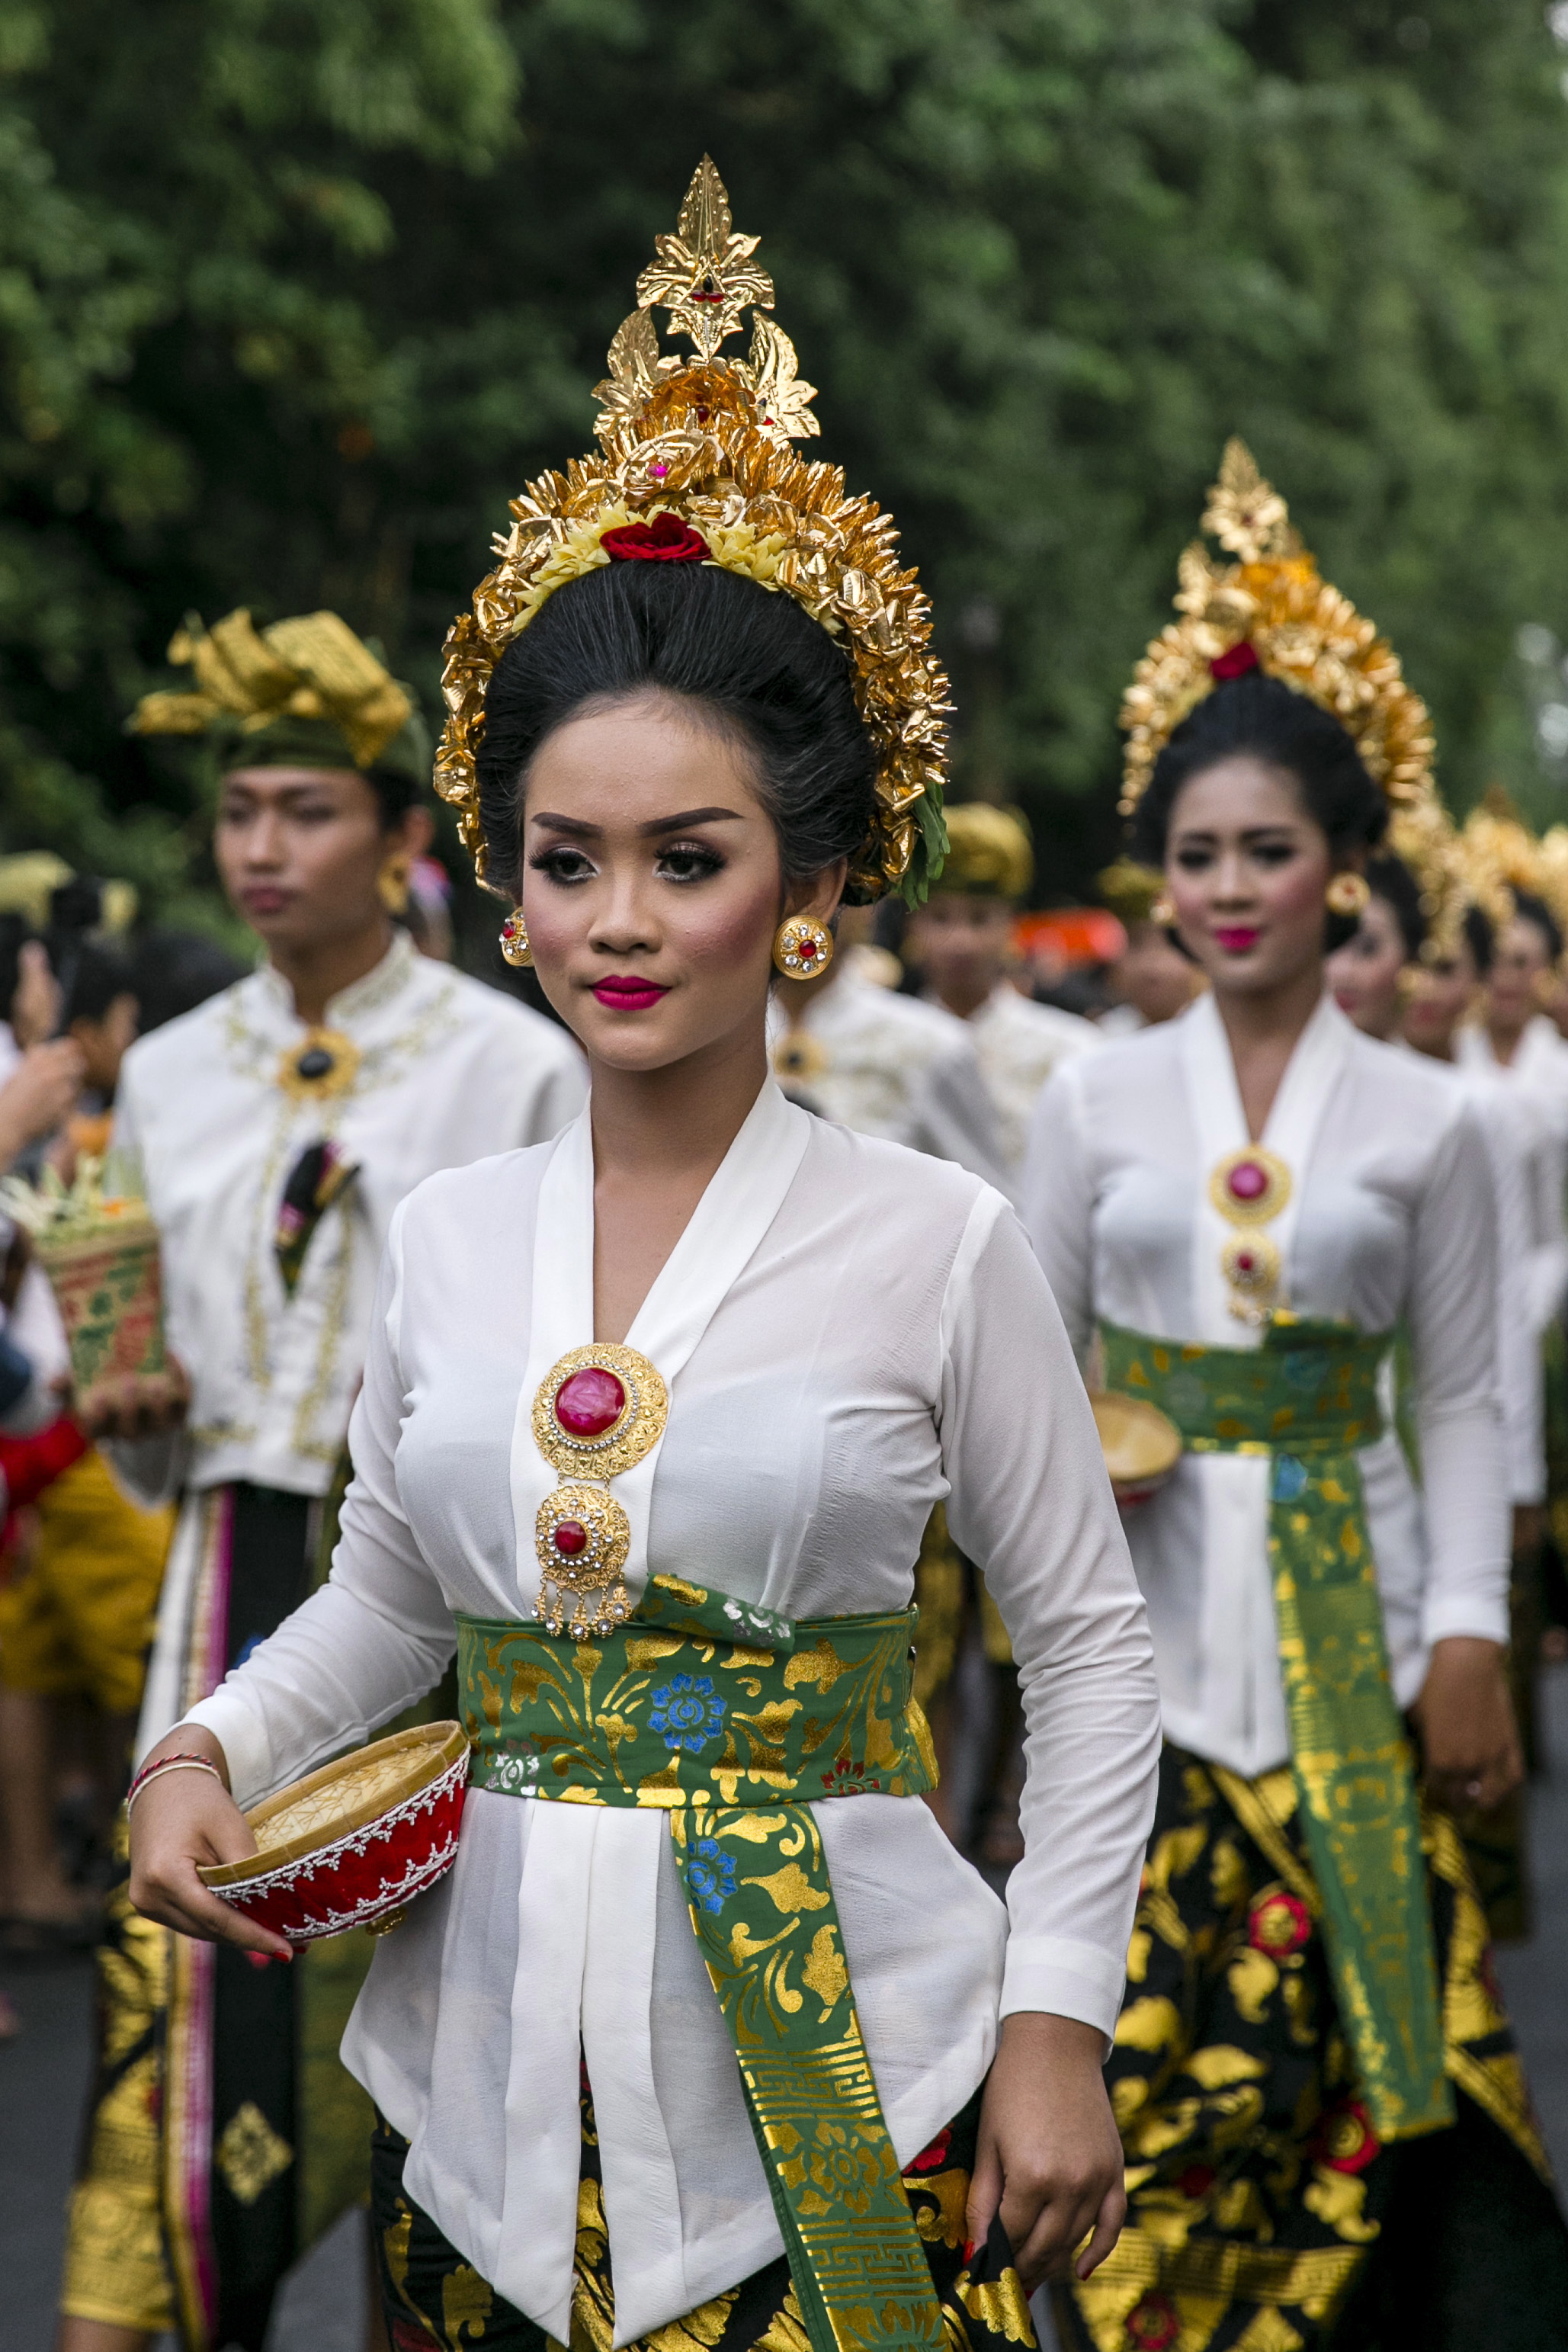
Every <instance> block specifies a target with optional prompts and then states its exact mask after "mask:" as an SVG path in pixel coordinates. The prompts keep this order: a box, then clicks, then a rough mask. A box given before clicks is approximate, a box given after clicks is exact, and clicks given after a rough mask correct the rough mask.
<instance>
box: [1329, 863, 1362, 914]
mask: <svg viewBox="0 0 1568 2352" xmlns="http://www.w3.org/2000/svg"><path fill="white" fill-rule="evenodd" d="M1371 896H1372V892H1371V889H1370V888H1369V887H1368V885H1367V879H1366V877H1365V875H1364V874H1355V873H1351V872H1348V871H1347V872H1345V873H1343V874H1335V875H1332V876H1331V877H1330V879H1329V886H1328V888H1327V889H1326V890H1325V891H1324V892H1323V904H1324V906H1325V907H1326V908H1328V910H1329V913H1330V914H1331V915H1344V916H1346V917H1349V916H1352V915H1361V914H1364V913H1365V911H1366V902H1367V900H1368V899H1369V898H1371Z"/></svg>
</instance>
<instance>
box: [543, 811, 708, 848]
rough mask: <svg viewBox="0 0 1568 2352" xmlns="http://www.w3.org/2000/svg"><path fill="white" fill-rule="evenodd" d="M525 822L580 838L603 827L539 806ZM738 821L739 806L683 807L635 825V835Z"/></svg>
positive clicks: (650, 836)
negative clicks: (646, 822) (544, 825)
mask: <svg viewBox="0 0 1568 2352" xmlns="http://www.w3.org/2000/svg"><path fill="white" fill-rule="evenodd" d="M528 823H529V824H548V825H549V826H551V827H553V829H554V830H555V831H556V832H557V833H570V835H573V836H574V838H575V839H577V840H579V841H597V840H598V839H599V837H600V835H601V834H602V833H603V831H604V828H603V826H602V825H601V824H588V823H586V822H585V820H584V819H583V818H581V817H576V816H558V815H557V814H556V813H555V812H554V810H553V809H538V810H537V811H536V810H532V809H530V810H529V812H528ZM740 823H741V811H740V810H739V809H727V808H700V809H682V810H680V811H679V812H678V813H677V814H675V815H674V816H656V817H654V818H653V820H652V822H651V823H650V824H640V825H639V826H638V827H637V835H638V838H639V839H640V840H642V841H650V840H652V839H653V838H654V836H655V835H659V834H661V833H679V832H680V831H681V830H682V829H683V827H685V826H686V825H691V824H740Z"/></svg>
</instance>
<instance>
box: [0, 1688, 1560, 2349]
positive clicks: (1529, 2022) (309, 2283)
mask: <svg viewBox="0 0 1568 2352" xmlns="http://www.w3.org/2000/svg"><path fill="white" fill-rule="evenodd" d="M1545 1698H1546V1704H1545V1707H1544V1715H1545V1721H1546V1734H1547V1752H1548V1756H1549V1758H1550V1759H1551V1762H1552V1771H1551V1773H1550V1776H1549V1778H1548V1779H1547V1780H1545V1781H1544V1782H1542V1785H1541V1786H1540V1787H1539V1788H1538V1789H1537V1790H1536V1792H1535V1803H1534V1811H1533V1815H1532V1832H1531V1846H1532V1852H1533V1857H1534V1870H1535V1885H1536V1896H1537V1926H1536V1933H1535V1936H1534V1937H1533V1938H1532V1940H1531V1942H1530V1943H1528V1944H1522V1945H1519V1946H1516V1947H1515V1948H1513V1949H1511V1950H1510V1951H1506V1952H1501V1953H1500V1954H1499V1955H1498V1966H1499V1973H1500V1976H1501V1978H1502V1980H1503V1985H1504V1989H1505V1990H1506V1992H1507V1995H1508V2000H1509V2005H1510V2007H1511V2010H1512V2012H1513V2017H1514V2021H1515V2023H1516V2025H1517V2027H1518V2029H1519V2034H1520V2039H1521V2042H1522V2044H1523V2048H1524V2054H1525V2060H1526V2063H1527V2064H1528V2065H1529V2068H1530V2074H1531V2084H1532V2087H1533V2090H1534V2093H1535V2099H1536V2104H1537V2105H1538V2107H1539V2108H1540V2111H1541V2116H1542V2122H1543V2123H1544V2125H1545V2127H1546V2136H1547V2138H1548V2140H1549V2142H1550V2143H1551V2147H1552V2155H1553V2158H1554V2159H1555V2162H1556V2165H1557V2170H1558V2175H1559V2178H1560V2179H1564V2180H1568V2000H1564V1998H1563V1986H1564V1981H1565V1961H1568V1666H1561V1667H1558V1668H1556V1669H1554V1671H1553V1672H1552V1675H1551V1676H1550V1677H1549V1678H1548V1683H1547V1688H1546V1694H1545ZM0 1984H4V1986H5V1990H7V1991H9V1992H10V1993H11V1994H12V1995H13V1996H14V1997H15V1998H16V2000H17V2001H18V2002H19V2004H20V2006H21V2009H22V2011H23V2018H24V2028H25V2030H24V2032H23V2033H22V2035H21V2037H20V2038H19V2039H18V2040H17V2041H16V2042H12V2043H10V2044H9V2045H7V2046H5V2047H4V2048H0V2216H4V2220H3V2221H0V2252H3V2254H4V2263H3V2266H0V2278H3V2280H4V2287H3V2289H0V2293H3V2294H4V2318H3V2320H0V2342H3V2343H4V2346H5V2352H48V2347H49V2344H50V2339H51V2336H52V2332H53V2321H52V2312H53V2308H54V2296H55V2287H56V2282H57V2277H58V2270H59V2248H60V2228H61V2216H62V2212H63V2209H64V2203H65V2196H66V2190H67V2188H68V2183H69V2179H70V2174H71V2167H72V2158H73V2154H74V2150H75V2144H76V2134H77V2129H78V2119H79V2116H80V2114H81V2102H82V2097H83V2094H84V2090H85V2087H86V2081H87V2070H88V2031H89V2010H90V2003H91V1997H92V1990H91V1972H90V1970H89V1969H88V1968H87V1967H86V1966H85V1965H84V1966H80V1967H71V1968H67V1969H53V1970H48V1971H44V1972H34V1971H28V1972H26V1974H24V1973H22V1972H20V1971H16V1972H13V1973H11V1974H8V1975H0ZM362 2228H363V2224H362V2221H361V2218H360V2217H359V2216H358V2215H357V2214H350V2215H348V2216H347V2217H346V2218H345V2220H344V2221H343V2223H342V2224H341V2225H340V2228H339V2230H338V2231H335V2232H334V2233H333V2235H332V2236H331V2237H329V2238H328V2239H326V2240H324V2241H323V2242H322V2243H321V2244H320V2245H319V2247H318V2248H317V2249H316V2251H315V2252H314V2253H313V2254H312V2255H311V2256H310V2258H309V2259H308V2262H306V2263H302V2264H301V2265H300V2267H299V2270H298V2272H297V2273H296V2274H295V2276H294V2278H293V2280H292V2281H291V2282H290V2284H289V2287H288V2290H287V2294H286V2295H285V2297H284V2299H283V2301H282V2303H281V2304H280V2305H279V2306H278V2310H277V2316H276V2318H275V2320H274V2323H273V2329H272V2335H271V2338H270V2341H269V2343H268V2347H267V2352H357V2347H359V2345H360V2343H361V2340H362V2336H361V2329H362V2325H363V2321H362V2312H363V2303H362V2297H363V2292H364V2290H363V2284H362V2274H361V2262H362V2237H361V2231H362Z"/></svg>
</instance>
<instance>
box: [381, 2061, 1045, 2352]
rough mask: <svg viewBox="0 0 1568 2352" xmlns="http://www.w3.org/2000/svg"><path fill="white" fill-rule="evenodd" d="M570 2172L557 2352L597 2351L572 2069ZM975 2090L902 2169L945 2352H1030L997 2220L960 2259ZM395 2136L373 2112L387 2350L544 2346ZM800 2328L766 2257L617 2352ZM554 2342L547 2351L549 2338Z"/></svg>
mask: <svg viewBox="0 0 1568 2352" xmlns="http://www.w3.org/2000/svg"><path fill="white" fill-rule="evenodd" d="M581 2106H582V2168H581V2172H580V2176H579V2181H578V2192H577V2259H576V2265H575V2273H574V2277H573V2282H572V2299H571V2343H570V2352H610V2347H611V2345H612V2342H613V2341H614V2335H615V2291H614V2285H613V2282H612V2276H611V2256H610V2240H609V2235H608V2232H607V2231H606V2227H605V2220H604V2202H603V2196H602V2192H601V2185H600V2184H601V2171H600V2162H599V2135H598V2131H597V2129H596V2128H595V2126H594V2120H593V2100H592V2094H591V2091H590V2088H589V2083H588V2075H587V2071H586V2069H585V2070H584V2072H583V2076H582V2095H581ZM979 2123H980V2094H979V2092H978V2091H977V2092H976V2093H975V2095H974V2097H973V2098H972V2099H971V2100H970V2101H969V2103H968V2105H967V2106H966V2107H965V2108H964V2109H963V2111H962V2113H961V2114H960V2115H958V2116H956V2117H955V2118H954V2120H953V2122H952V2123H951V2124H949V2125H948V2126H947V2127H946V2130H944V2131H940V2132H938V2133H937V2135H936V2138H935V2139H934V2140H933V2141H932V2143H931V2145H930V2147H926V2148H923V2149H922V2150H921V2152H920V2154H919V2155H918V2156H917V2157H915V2158H914V2160H913V2161H912V2162H911V2163H910V2164H908V2165H907V2166H905V2168H904V2176H903V2178H904V2192H905V2194H906V2195H907V2197H908V2199H909V2204H910V2210H911V2211H912V2212H913V2214H914V2216H915V2228H916V2230H917V2231H919V2233H920V2240H921V2243H922V2245H923V2247H924V2248H925V2259H926V2261H927V2263H929V2264H930V2267H931V2279H932V2284H933V2285H934V2286H935V2288H936V2300H937V2303H938V2305H940V2308H941V2313H942V2321H943V2328H944V2333H945V2336H946V2344H947V2347H948V2352H1002V2347H1003V2346H1004V2345H1009V2344H1013V2345H1022V2346H1024V2347H1026V2352H1033V2347H1034V2341H1035V2337H1034V2329H1033V2326H1031V2324H1030V2315H1029V2302H1028V2298H1027V2297H1026V2296H1025V2294H1024V2291H1023V2287H1022V2285H1021V2284H1020V2282H1019V2274H1018V2273H1017V2271H1016V2270H1015V2269H1014V2268H1013V2258H1012V2250H1011V2248H1010V2247H1009V2244H1008V2239H1007V2232H1006V2231H1005V2230H1004V2229H1003V2228H1002V2225H1001V2221H1000V2220H999V2219H998V2220H997V2221H993V2222H992V2224H991V2231H990V2235H989V2237H988V2240H987V2242H986V2244H985V2245H984V2246H982V2247H979V2248H977V2250H976V2252H975V2253H974V2254H973V2255H972V2256H971V2257H970V2258H969V2259H968V2260H967V2261H966V2259H965V2245H964V2208H965V2205H966V2203H967V2200H968V2195H969V2176H970V2174H971V2172H972V2171H973V2169H974V2164H975V2144H976V2138H977V2134H978V2130H979ZM407 2154H408V2142H407V2140H405V2139H404V2138H403V2137H402V2133H401V2132H397V2131H394V2130H393V2129H392V2126H390V2125H389V2124H387V2123H384V2122H381V2123H379V2124H378V2127H377V2131H376V2136H375V2139H374V2141H373V2143H372V2145H371V2228H372V2230H373V2231H374V2236H375V2245H376V2255H377V2260H378V2262H379V2263H380V2265H381V2276H382V2295H383V2298H384V2300H385V2305H386V2315H387V2332H388V2334H389V2336H391V2338H392V2347H393V2352H466V2347H470V2346H473V2345H481V2344H482V2345H483V2347H484V2352H547V2347H549V2346H550V2338H549V2336H547V2335H546V2334H545V2332H544V2330H543V2328H541V2327H538V2326H535V2324H534V2322H533V2321H532V2320H531V2319H525V2318H524V2316H523V2315H522V2313H521V2312H520V2311H518V2310H517V2308H516V2307H515V2305H512V2304H509V2303H507V2301H506V2299H505V2297H504V2296H501V2295H498V2294H496V2292H495V2290H494V2289H493V2288H492V2287H490V2286H488V2285H487V2284H486V2282H485V2281H484V2280H483V2279H482V2278H481V2277H480V2276H479V2274H478V2273H477V2272H476V2270H475V2269H474V2267H473V2265H472V2264H471V2263H465V2261H464V2259H463V2257H462V2255H461V2254H460V2253H459V2252H457V2249H456V2248H455V2246H454V2245H453V2244H452V2243H451V2242H450V2241H449V2240H448V2239H446V2238H444V2236H443V2235H442V2233H441V2231H439V2230H438V2229H437V2228H436V2226H435V2224H434V2221H432V2220H431V2219H430V2217H429V2215H428V2214H427V2213H425V2212H423V2211H422V2210H421V2209H420V2208H419V2207H418V2206H417V2205H415V2204H414V2203H413V2200H411V2199H410V2197H409V2196H408V2195H407V2193H406V2191H405V2190H404V2189H403V2185H402V2167H403V2158H405V2156H406V2155H407ZM809 2341H810V2339H809V2337H808V2336H807V2332H806V2326H805V2322H804V2320H803V2319H802V2316H801V2314H800V2305H799V2304H798V2303H797V2302H796V2299H795V2290H794V2288H793V2286H792V2285H791V2284H790V2281H789V2262H788V2260H787V2258H786V2257H785V2256H784V2255H782V2254H780V2255H779V2259H778V2261H777V2262H772V2263H766V2264H765V2265H764V2266H763V2268H762V2269H761V2270H759V2271H753V2272H752V2273H751V2275H750V2277H749V2278H745V2279H742V2280H741V2281H740V2283H739V2284H738V2285H737V2286H733V2287H731V2288H729V2289H728V2290H727V2293H725V2294H716V2295H715V2296H714V2297H713V2298H712V2300H711V2301H710V2302H707V2303H705V2304H703V2305H700V2306H699V2307H698V2309H697V2310H695V2311H692V2312H688V2313H687V2314H686V2315H685V2317H684V2318H682V2319H674V2320H671V2321H670V2323H669V2325H668V2326H664V2327H659V2328H655V2329H654V2331H653V2334H652V2335H650V2336H645V2337H643V2339H642V2342H641V2343H640V2344H637V2345H632V2346H631V2347H627V2352H808V2346H809ZM554 2352H559V2347H554Z"/></svg>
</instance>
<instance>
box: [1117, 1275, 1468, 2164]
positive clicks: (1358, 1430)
mask: <svg viewBox="0 0 1568 2352" xmlns="http://www.w3.org/2000/svg"><path fill="white" fill-rule="evenodd" d="M1100 1329H1101V1339H1102V1343H1103V1349H1104V1378H1105V1385H1106V1386H1107V1388H1111V1389H1118V1390H1123V1391H1125V1392H1126V1393H1127V1394H1129V1395H1132V1396H1138V1397H1143V1398H1145V1399H1146V1401H1147V1402H1149V1403H1151V1404H1154V1405H1157V1406H1158V1408H1159V1410H1160V1411H1161V1412H1164V1413H1166V1414H1168V1416H1169V1417H1170V1419H1171V1420H1172V1421H1174V1422H1175V1423H1176V1426H1177V1428H1178V1429H1179V1430H1180V1431H1181V1433H1182V1435H1183V1437H1184V1439H1185V1440H1186V1444H1187V1446H1188V1447H1189V1449H1190V1450H1191V1451H1193V1452H1194V1453H1215V1454H1264V1455H1267V1456H1269V1457H1270V1462H1271V1472H1270V1486H1269V1559H1270V1567H1271V1569H1272V1571H1273V1580H1274V1611H1275V1617H1276V1620H1277V1624H1278V1632H1279V1643H1280V1665H1281V1674H1282V1675H1283V1678H1284V1685H1285V1706H1286V1712H1287V1716H1288V1718H1289V1722H1290V1731H1291V1768H1292V1770H1293V1772H1294V1775H1295V1780H1296V1786H1297V1789H1298V1790H1299V1792H1300V1797H1301V1820H1302V1825H1303V1829H1304V1831H1305V1834H1306V1841H1307V1847H1308V1851H1309V1853H1311V1855H1312V1867H1313V1870H1314V1873H1315V1874H1316V1879H1317V1884H1318V1887H1319V1890H1320V1893H1321V1899H1322V1931H1323V1937H1324V1941H1325V1944H1326V1946H1327V1948H1328V1953H1329V1959H1330V1965H1331V1967H1332V1969H1333V1978H1334V1988H1335V1992H1336V1995H1337V1998H1338V2002H1339V2009H1340V2015H1341V2018H1342V2021H1343V2026H1344V2031H1345V2032H1346V2034H1347V2035H1348V2037H1349V2039H1350V2042H1351V2044H1352V2046H1353V2048H1354V2052H1355V2057H1356V2063H1357V2069H1358V2072H1359V2075H1360V2080H1361V2084H1362V2095H1363V2097H1364V2100H1365V2103H1366V2106H1367V2110H1368V2112H1369V2114H1370V2115H1371V2116H1372V2119H1373V2122H1374V2124H1375V2127H1376V2130H1377V2133H1378V2136H1379V2137H1380V2138H1381V2139H1385V2140H1392V2139H1409V2138H1413V2137H1416V2135H1418V2134H1420V2133H1423V2132H1428V2131H1437V2130H1440V2129H1441V2128H1443V2127H1444V2126H1446V2125H1448V2124H1451V2123H1452V2121H1453V2119H1454V2104H1453V2095H1452V2093H1451V2091H1450V2090H1449V2088H1448V2080H1447V2077H1446V2074H1445V2071H1444V2061H1443V2031H1442V2009H1441V2003H1440V2000H1439V1998H1438V1991H1437V1963H1436V1958H1435V1956H1434V1953H1433V1948H1432V1929H1431V1921H1430V1917H1429V1915H1428V1911H1427V1899H1426V1888H1425V1882H1424V1876H1423V1871H1422V1864H1421V1822H1420V1813H1419V1809H1418V1806H1417V1803H1416V1780H1415V1772H1414V1769H1413V1767H1412V1761H1411V1757H1410V1749H1409V1744H1408V1742H1407V1740H1406V1737H1405V1729H1404V1726H1403V1724H1402V1722H1401V1720H1400V1717H1399V1710H1398V1708H1397V1706H1396V1705H1395V1700H1394V1691H1393V1685H1392V1683H1391V1680H1390V1676H1389V1670H1388V1654H1387V1649H1386V1645H1385V1641H1384V1633H1383V1607H1382V1601H1381V1599H1380V1597H1379V1594H1378V1589H1377V1568H1376V1562H1375V1559H1374V1558H1373V1552H1372V1540H1371V1537H1370V1534H1369V1532H1368V1528H1367V1522H1366V1510H1365V1505H1364V1497H1363V1493H1362V1483H1361V1467H1360V1464H1359V1463H1358V1461H1357V1459H1356V1455H1357V1452H1358V1450H1359V1449H1360V1448H1361V1447H1363V1446H1366V1445H1370V1444H1374V1443H1375V1440H1376V1439H1378V1438H1379V1437H1381V1435H1382V1434H1383V1418H1382V1413H1381V1412H1380V1410H1379V1406H1378V1401H1377V1375H1378V1370H1379V1367H1380V1365H1381V1364H1382V1361H1383V1360H1384V1358H1385V1355H1386V1354H1387V1352H1388V1349H1389V1345H1390V1339H1389V1337H1388V1335H1386V1334H1376V1333H1373V1334H1370V1335H1369V1334H1364V1333H1361V1332H1357V1331H1354V1330H1352V1329H1350V1328H1348V1327H1346V1326H1343V1325H1338V1324H1327V1323H1309V1322H1304V1321H1300V1322H1299V1321H1296V1320H1295V1319H1294V1318H1291V1317H1288V1316H1284V1315H1281V1316H1277V1317H1276V1318H1275V1320H1274V1322H1273V1323H1272V1324H1271V1325H1270V1328H1269V1329H1268V1331H1267V1332H1266V1334H1265V1337H1264V1341H1263V1345H1262V1347H1261V1348H1258V1349H1242V1348H1205V1347H1197V1346H1186V1345H1184V1344H1182V1343H1181V1342H1179V1341H1176V1340H1169V1339H1151V1338H1150V1337H1149V1336H1148V1335H1147V1334H1146V1333H1144V1332H1138V1331H1127V1330H1124V1329H1122V1328H1120V1327H1119V1326H1117V1325H1115V1324H1112V1323H1103V1324H1102V1325H1101V1327H1100Z"/></svg>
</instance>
